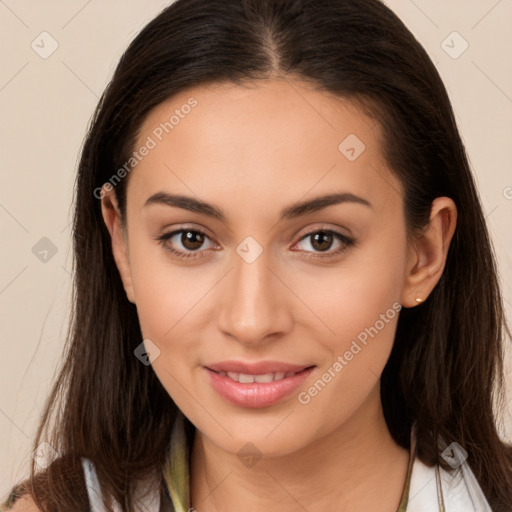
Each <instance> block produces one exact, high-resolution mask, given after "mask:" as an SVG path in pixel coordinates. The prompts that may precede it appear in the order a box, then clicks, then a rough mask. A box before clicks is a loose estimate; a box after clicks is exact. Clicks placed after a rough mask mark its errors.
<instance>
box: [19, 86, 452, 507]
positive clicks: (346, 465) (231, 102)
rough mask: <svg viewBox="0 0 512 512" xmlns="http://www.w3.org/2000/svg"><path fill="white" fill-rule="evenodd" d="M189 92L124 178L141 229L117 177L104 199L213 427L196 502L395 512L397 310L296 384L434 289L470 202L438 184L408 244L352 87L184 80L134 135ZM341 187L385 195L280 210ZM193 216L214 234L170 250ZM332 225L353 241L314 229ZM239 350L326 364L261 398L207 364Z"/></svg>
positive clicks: (172, 352) (175, 360) (127, 260)
mask: <svg viewBox="0 0 512 512" xmlns="http://www.w3.org/2000/svg"><path fill="white" fill-rule="evenodd" d="M191 97H194V98H195V99H196V100H197V102H198V104H197V106H196V107H195V108H194V109H193V110H192V111H191V112H190V113H189V114H187V115H186V116H184V117H183V118H181V119H180V122H179V124H176V125H175V126H174V128H173V129H172V131H170V132H169V134H165V136H164V137H163V138H162V140H161V141H157V142H158V143H157V144H156V147H154V148H153V149H151V150H150V151H149V153H148V154H147V155H146V156H145V157H144V158H143V159H142V160H141V161H140V162H139V163H138V164H137V165H136V166H135V167H134V168H133V169H132V171H131V172H130V174H129V176H128V177H127V178H125V179H128V180H129V181H128V184H127V231H126V232H123V230H122V228H121V224H120V217H119V209H118V205H117V201H116V197H115V188H113V187H111V186H110V187H109V186H105V187H104V190H103V194H102V199H101V206H102V212H103V217H104V221H105V224H106V226H107V228H108V230H109V232H110V235H111V237H112V250H113V254H114V257H115V260H116V264H117V266H118V269H119V272H120V275H121V278H122V280H123V284H124V288H125V290H126V294H127V297H128V299H129V300H130V301H132V302H133V303H134V304H136V306H137V312H138V316H139V320H140V325H141V330H142V333H143V337H144V339H150V340H151V341H152V342H153V343H154V344H155V345H156V346H157V347H158V348H159V350H160V355H159V356H158V357H157V358H156V359H155V360H154V361H153V363H152V366H153V369H154V371H155V373H156V375H157V376H158V378H159V379H160V381H161V382H162V384H163V386H164V387H165V389H166V390H167V391H168V392H169V394H170V396H171V397H172V399H173V400H174V401H175V402H176V404H177V405H178V406H179V408H180V409H181V410H182V411H183V413H184V414H185V415H186V416H187V417H188V418H189V419H190V420H191V421H192V422H193V423H194V424H195V425H196V427H197V432H196V437H195V440H194V444H193V447H192V458H191V468H190V478H191V505H192V506H193V507H194V508H195V509H197V510H198V511H199V512H212V511H218V512H220V511H222V512H235V511H239V510H241V509H243V510H245V511H247V512H256V511H261V510H267V511H270V512H272V511H283V510H284V511H289V512H295V511H297V512H299V511H301V512H302V511H304V510H308V512H320V511H321V512H330V511H332V512H334V511H336V512H340V511H344V510H346V511H349V510H350V511H351V512H363V511H365V512H366V511H368V510H383V511H390V512H394V511H395V510H396V508H397V507H398V504H399V501H400V497H401V495H402V491H403V486H404V481H405V477H406V470H407V464H408V457H409V454H408V452H407V450H405V449H403V448H401V447H400V446H398V445H397V444H396V443H395V442H394V441H393V439H392V437H391V435H390V433H389V430H388V428H387V425H386V422H385V419H384V416H383V412H382V404H381V401H380V394H379V393H380V375H381V373H382V370H383V368H384V366H385V364H386V361H387V359H388V357H389V354H390V351H391V348H392V345H393V340H394V335H395V330H396V324H397V320H398V315H396V316H395V317H394V318H393V319H391V320H389V321H388V322H386V323H385V325H384V327H383V328H382V329H380V330H379V332H378V334H377V335H374V337H373V338H369V339H368V343H367V345H366V346H364V348H363V349H362V350H361V351H360V352H359V353H358V354H357V355H356V356H354V357H353V359H351V360H350V361H349V363H348V364H347V365H346V366H345V367H344V368H343V370H342V371H341V372H339V373H338V374H337V375H336V377H334V378H332V380H331V381H330V382H329V383H328V384H327V385H326V386H325V388H323V389H322V391H321V392H319V393H318V394H317V395H316V396H314V397H313V398H312V399H311V401H310V402H309V403H308V404H306V405H304V404H301V403H300V402H299V400H298V393H299V392H301V391H307V390H308V389H309V388H310V387H311V386H312V385H313V384H314V383H315V382H316V381H317V380H318V379H319V378H321V376H322V375H323V374H324V373H325V372H326V371H327V369H328V368H329V367H332V365H333V363H334V362H335V361H336V359H337V357H338V356H339V355H343V354H344V353H345V352H346V351H347V350H348V349H349V348H350V346H351V343H352V342H353V340H355V339H357V336H358V335H359V334H360V333H361V332H363V331H365V329H366V328H369V327H371V326H374V325H375V324H376V321H377V320H378V319H379V318H381V317H380V315H381V314H384V313H386V311H388V310H389V309H390V308H392V306H393V304H395V305H396V304H397V303H398V304H401V305H402V306H403V307H415V306H417V304H418V302H417V301H416V298H421V299H423V300H428V295H429V294H430V292H431V291H432V289H433V288H434V287H435V286H436V284H437V283H438V281H439V279H440V277H441V275H442V272H443V269H444V266H445V262H446V256H447V252H448V248H449V244H450V241H451V239H452V236H453V233H454V230H455V225H456V218H457V212H456V207H455V204H454V202H453V201H452V200H451V199H449V198H447V197H441V198H437V199H436V200H435V201H434V202H433V204H432V209H431V217H430V224H429V226H428V227H427V229H426V230H425V231H424V233H423V234H422V236H418V237H416V238H415V239H414V240H412V241H408V239H407V237H406V225H405V218H404V201H403V191H402V186H401V184H400V182H399V181H398V180H397V179H396V178H395V176H394V175H393V174H392V173H391V172H390V170H389V169H388V168H387V166H386V163H385V162H384V159H383V152H382V147H381V144H380V139H381V134H380V127H379V125H378V124H376V122H375V121H374V120H373V119H371V118H369V117H368V116H367V115H365V114H364V113H363V112H362V111H361V110H360V109H359V108H358V107H357V105H356V104H354V103H353V102H351V101H350V100H347V99H343V98H340V97H335V96H333V95H330V94H328V93H326V92H325V91H319V90H315V89H314V88H313V87H311V86H310V85H306V84H305V83H302V82H300V81H298V80H292V79H291V78H287V79H281V78H272V79H269V80H265V81H258V82H253V83H251V84H247V85H246V86H241V85H233V84H213V85H212V84H211V85H208V86H201V87H196V88H193V89H189V90H187V91H185V92H183V93H180V94H179V95H177V96H175V97H173V98H172V99H171V100H169V101H167V102H165V103H163V104H161V105H159V106H158V107H156V108H155V109H154V110H153V111H152V112H150V114H149V116H148V117H147V118H146V120H145V122H144V123H143V126H142V127H141V130H140V132H139V135H138V141H137V143H136V147H135V148H134V150H136V149H137V148H139V147H140V146H142V145H143V144H144V143H145V141H147V137H148V136H150V137H153V138H155V136H154V134H153V133H154V130H155V128H157V127H158V126H159V125H160V123H162V122H164V121H166V120H168V119H169V117H170V116H171V115H172V114H173V112H174V110H175V109H179V108H180V107H181V106H182V105H183V104H185V103H186V102H187V100H189V98H191ZM350 134H355V135H356V136H357V137H358V139H359V140H360V141H362V142H363V143H364V145H365V149H364V151H363V152H362V153H361V154H360V155H359V156H358V157H357V158H356V159H355V160H353V161H350V160H349V159H348V158H347V157H346V156H345V154H343V153H342V152H340V150H339V149H338V146H339V145H340V143H341V142H342V141H343V140H344V139H345V138H346V137H347V136H349V135H350ZM155 140H156V139H155ZM157 192H167V193H172V194H181V195H186V196H189V197H191V198H194V199H199V200H201V201H203V202H207V203H210V204H212V205H215V207H216V208H217V209H219V210H221V211H222V212H223V213H224V215H225V218H224V219H223V220H220V219H218V218H214V217H210V216H207V215H205V214H204V213H198V212H192V211H188V210H186V209H183V208H178V207H176V206H169V205H165V204H151V205H149V206H145V202H146V200H147V199H148V198H149V197H150V196H151V195H153V194H155V193H157ZM333 192H347V193H351V194H353V195H355V196H358V197H360V198H363V199H364V200H366V201H368V202H369V203H370V206H367V205H365V204H361V203H358V202H343V203H339V204H334V205H330V206H327V207H325V208H322V209H319V210H317V211H314V212H311V211H310V212H306V213H304V212H303V214H302V215H300V216H298V217H294V218H290V219H282V220H280V213H281V211H282V210H283V209H285V208H288V207H290V206H292V205H295V204H296V203H298V202H303V201H306V200H310V199H313V198H315V197H318V196H323V195H326V194H332V193H333ZM179 229H183V230H185V233H184V234H186V233H187V230H193V231H194V230H199V231H202V232H204V233H205V237H203V238H200V237H199V238H195V239H194V238H193V240H194V242H193V243H190V242H189V241H187V239H186V238H185V237H184V236H182V233H181V232H180V233H179V234H177V235H174V236H173V237H172V238H170V239H168V240H167V241H166V242H165V243H166V244H167V248H166V247H165V246H164V245H162V243H160V242H159V241H158V240H156V238H158V237H160V236H162V235H164V234H166V233H171V232H173V231H176V230H179ZM322 230H323V231H324V232H325V231H326V230H327V231H329V230H332V231H335V232H337V233H339V234H340V235H343V236H344V237H348V238H349V239H351V240H353V241H354V244H347V243H345V242H344V240H345V239H344V238H337V237H336V236H333V237H331V238H329V237H328V236H327V238H325V239H324V241H322V238H320V239H319V241H317V242H315V237H314V236H313V235H314V234H315V233H317V232H318V231H322ZM308 235H310V236H308ZM196 236H198V235H197V234H196ZM246 237H252V238H253V239H254V240H255V241H256V242H257V244H259V246H260V247H261V248H262V249H263V252H262V253H261V255H259V257H257V258H256V259H255V261H253V262H252V263H247V262H246V261H245V260H244V259H243V258H242V257H241V256H240V255H239V254H238V253H237V251H236V249H237V247H238V246H239V245H240V243H241V242H242V241H244V240H245V239H246ZM201 241H202V242H203V243H202V244H201ZM169 247H171V248H173V249H175V250H177V251H181V252H184V253H186V254H192V255H195V256H196V257H195V258H189V259H184V258H180V257H179V256H177V255H176V254H173V253H172V252H170V251H169V249H168V248H169ZM340 249H342V250H340ZM228 359H237V360H244V361H259V360H278V361H285V362H289V363H294V364H304V365H315V366H316V368H315V369H314V371H313V373H312V374H311V375H310V376H309V377H308V379H307V381H306V382H305V383H304V385H302V386H301V388H300V389H298V390H297V392H294V393H292V394H291V396H289V397H287V398H285V399H283V400H281V401H280V402H279V403H277V404H274V405H272V406H268V407H263V408H257V409H252V408H245V407H240V406H235V405H233V404H231V403H229V402H227V401H226V400H225V399H224V398H223V397H221V396H220V395H218V394H217V393H216V391H215V390H214V389H213V388H212V387H211V385H210V383H209V379H208V375H207V373H206V370H205V369H204V366H205V365H208V364H212V363H215V362H218V361H223V360H228ZM246 443H252V444H253V445H254V446H256V448H257V450H258V451H259V452H260V453H261V456H262V458H261V459H260V460H259V461H258V462H257V463H256V464H255V465H253V466H251V467H248V466H247V465H246V464H244V462H243V461H242V460H241V459H240V458H239V457H238V456H237V453H238V451H239V450H240V449H241V448H242V447H244V446H245V445H246ZM15 510H24V509H21V508H18V509H17V508H16V507H15ZM27 510H31V509H27Z"/></svg>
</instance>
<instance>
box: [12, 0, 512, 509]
mask: <svg viewBox="0 0 512 512" xmlns="http://www.w3.org/2000/svg"><path fill="white" fill-rule="evenodd" d="M275 74H279V75H282V76H284V77H286V76H295V77H298V78H299V79H302V80H304V81H307V82H310V83H313V84H315V85H316V86H317V87H319V88H321V89H322V90H325V91H326V92H329V93H334V94H337V95H339V96H342V97H345V98H349V99H352V100H354V101H356V102H358V104H359V105H361V106H363V107H364V108H365V109H366V111H367V112H368V113H369V114H370V115H372V116H373V117H375V119H377V120H378V121H379V122H380V125H381V126H382V128H383V133H384V141H383V145H384V152H385V158H386V160H387V162H388V164H389V166H390V167H391V169H392V170H393V172H394V173H395V174H396V176H397V177H398V178H399V179H400V180H401V182H402V183H403V186H404V190H405V194H404V203H405V212H406V222H407V230H408V233H409V234H410V235H411V236H413V235H414V234H416V233H418V232H419V231H420V230H421V229H422V228H423V227H424V226H425V225H426V223H427V222H428V220H429V214H430V207H431V203H432V201H433V200H434V199H435V198H436V197H439V196H448V197H451V198H452V199H453V200H454V201H455V203H456V206H457V209H458V224H457V227H456V231H455V234H454V238H453V240H452V243H451V246H450V249H449V252H448V256H447V262H446V266H445V269H444V272H443V275H442V277H441V279H440V281H439V283H438V284H437V286H436V287H435V289H434V290H433V292H432V293H431V295H430V296H429V298H428V300H427V301H425V303H423V304H421V305H420V306H418V307H415V308H411V309H405V308H404V309H402V311H401V313H400V318H399V321H398V326H397V332H396V338H395V343H394V347H393V350H392V353H391V356H390V358H389V361H388V363H387V365H386V367H385V368H384V372H383V374H382V387H381V389H382V392H381V396H382V403H383V408H384V413H385V417H386V421H387V423H388V427H389V430H390V432H391V434H392V436H393V438H394V439H395V440H396V442H397V443H399V444H400V445H401V446H403V447H405V448H409V432H410V429H411V425H412V422H413V421H414V420H416V421H417V426H418V429H417V447H418V457H419V458H420V459H421V460H422V461H423V462H424V463H426V464H428V465H433V464H435V463H437V464H440V465H441V466H443V467H445V468H446V469H450V468H449V466H448V465H447V463H446V462H445V461H444V460H443V458H442V457H441V456H440V450H439V447H438V445H437V442H436V440H437V439H438V436H442V438H443V439H444V440H445V442H446V443H447V444H450V443H451V442H453V441H454V442H457V443H458V444H459V445H461V446H462V447H463V448H465V450H466V451H467V452H468V463H469V464H470V466H471V468H472V469H473V471H474V473H475V475H476V477H477V479H478V481H479V483H480V485H481V487H482V489H483V491H484V493H485V495H486V496H487V499H488V500H489V503H490V504H491V506H492V507H493V510H496V511H504V510H511V509H512V447H511V446H508V445H506V444H504V443H503V442H502V440H500V438H499V435H498V432H497V427H496V425H497V419H496V417H495V413H496V411H498V410H500V409H501V408H502V407H503V404H504V401H503V357H504V353H503V340H504V336H505V333H509V334H510V330H509V328H508V326H507V324H506V320H505V316H504V310H503V304H502V298H501V294H500V288H499V283H498V279H497V267H496V261H495V256H494V253H493V248H492V245H491V241H490V239H489V234H488V231H487V227H486V224H485V220H484V216H483V213H482V207H481V204H480V200H479V197H478V194H477V191H476V187H475V182H474V179H473V176H472V173H471V170H470V167H469V163H468V159H467V156H466V153H465V149H464V145H463V143H462V140H461V137H460V136H459V133H458V129H457V126H456V122H455V118H454V114H453V111H452V107H451V104H450V101H449V98H448V95H447V92H446V90H445V87H444V86H443V83H442V81H441V79H440V77H439V74H438V73H437V70H436V68H435V66H434V65H433V64H432V62H431V60H430V59H429V57H428V56H427V54H426V52H425V51H424V49H423V48H422V46H421V45H420V44H419V43H418V42H417V41H416V39H415V38H414V36H413V35H412V34H411V33H410V32H409V30H408V29H407V28H406V27H405V26H404V24H403V23H402V22H401V21H400V20H399V19H398V17H397V16H396V15H395V14H394V13H393V12H392V11H391V10H389V9H388V8H387V7H386V6H385V5H384V4H383V3H381V2H380V1H378V0H338V1H336V0H178V1H176V2H175V3H173V4H171V5H170V6H169V7H168V8H166V9H165V10H163V11H162V12H161V14H159V15H158V16H157V17H156V18H155V19H154V20H152V21H151V22H150V23H149V24H148V25H147V26H146V27H145V28H144V29H143V30H142V31H141V32H140V34H139V35H138V36H137V37H136V38H135V39H134V41H133V42H132V43H131V45H130V46H129V48H128V49H127V50H126V52H125V53H124V55H123V56H122V58H121V60H120V62H119V64H118V66H117V69H116V71H115V74H114V76H113V78H112V80H111V82H110V83H109V85H108V87H107V88H106V90H105V92H104V94H103V95H102V97H101V99H100V101H99V104H98V106H97V109H96V111H95V114H94V117H93V119H92V122H91V125H90V128H89V132H88V134H87V137H86V140H85V143H84V146H83V150H82V154H81V160H80V163H79V167H78V173H77V181H76V205H75V210H74V224H73V242H74V262H73V272H74V283H75V287H74V290H73V297H72V299H73V310H72V322H70V330H69V333H68V345H67V348H66V360H65V364H64V366H63V367H62V370H61V372H60V375H59V377H58V379H57V381H56V383H55V385H54V387H53V390H52V392H51V394H50V396H49V398H48V401H47V403H46V407H45V410H44V414H43V415H42V418H41V423H40V426H39V429H38V433H37V436H36V439H35V442H34V448H35V447H36V446H38V445H39V443H41V442H42V441H47V442H48V443H49V444H51V445H52V446H53V447H54V448H55V449H56V450H57V451H58V452H59V454H61V456H62V457H61V458H60V459H58V460H57V461H56V462H54V463H53V464H52V465H51V466H50V467H49V468H48V469H47V470H46V471H45V472H37V471H36V467H35V463H33V464H32V467H31V476H30V479H28V480H27V481H26V482H24V484H23V485H22V486H21V487H19V488H18V489H17V491H19V493H18V494H21V493H22V492H30V493H32V494H33V495H34V497H35V499H36V502H37V504H38V505H39V506H40V507H41V508H42V509H43V510H51V511H66V512H67V511H69V510H81V509H84V507H85V506H86V503H87V501H86V496H85V495H84V494H79V493H77V488H76V486H77V483H76V482H78V481H81V483H82V484H83V478H82V480H80V478H81V477H80V467H79V465H78V461H79V460H80V457H87V458H89V459H90V460H92V461H93V462H94V464H95V466H96V468H97V471H98V475H99V479H100V482H101V486H102V489H103V491H104V494H105V495H110V496H113V497H114V498H115V499H116V500H117V501H118V502H119V503H121V504H122V506H123V509H124V510H127V511H132V510H134V508H133V507H134V503H133V496H132V494H131V487H130V486H131V485H132V484H133V482H135V481H136V480H138V479H140V478H143V477H145V476H147V474H148V473H149V472H151V471H155V470H156V471H157V472H158V473H159V474H162V473H163V468H164V463H165V457H166V454H167V448H168V442H169V435H170V431H171V427H172V425H173V422H174V419H175V417H176V414H177V406H176V405H175V404H174V402H173V400H172V399H171V398H170V396H169V395H168V393H167V392H166V391H165V389H164V388H163V387H162V385H161V383H160V382H159V380H158V379H157V377H156V375H155V373H154V372H153V370H152V368H151V366H144V365H142V364H140V362H139V361H138V359H137V358H136V357H134V353H133V352H134V349H135V347H137V346H138V345H139V344H140V343H141V339H142V338H141V331H140V326H139V322H138V317H137V311H136V308H135V306H134V305H133V304H132V303H130V302H129V301H128V300H127V298H126V294H125V292H124V289H123V286H122V283H121V279H120V276H119V273H118V270H117V267H116V265H115V262H114V259H113V255H112V250H111V239H110V235H109V232H108V230H107V229H106V226H105V224H104V222H103V219H102V215H101V208H100V201H99V200H98V199H97V197H96V196H95V193H94V191H95V190H97V189H98V188H99V187H101V186H102V184H103V183H105V182H107V181H108V180H109V179H110V178H111V176H112V175H113V174H114V173H115V172H116V170H117V169H119V168H120V167H121V166H122V165H123V164H124V162H126V161H128V159H129V156H130V154H131V152H132V151H133V150H134V147H133V146H134V141H135V137H136V135H137V130H138V129H139V128H140V126H141V124H142V122H143V121H144V119H145V118H146V116H147V115H148V113H149V112H150V111H151V110H152V109H153V108H154V107H156V106H157V105H159V104H160V103H161V102H163V101H164V100H167V99H169V98H170V97H172V96H173V95H175V94H177V93H179V92H181V91H183V90H186V89H187V88H189V87H192V86H196V85H200V84H207V83H214V82H221V81H228V82H231V83H242V82H244V81H252V80H257V79H261V78H266V77H268V76H270V75H275ZM126 181H127V180H126V179H124V180H121V181H120V182H119V183H118V184H116V186H115V191H116V196H117V199H118V202H119V205H120V208H121V212H122V214H123V216H125V213H126V194H125V192H126ZM73 468H75V469H73ZM73 475H74V478H71V477H72V476H73ZM82 487H83V485H82ZM15 491H16V490H15Z"/></svg>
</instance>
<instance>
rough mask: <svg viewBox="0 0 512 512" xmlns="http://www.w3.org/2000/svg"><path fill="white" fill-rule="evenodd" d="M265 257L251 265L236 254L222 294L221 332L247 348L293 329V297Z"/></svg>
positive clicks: (281, 277) (219, 319)
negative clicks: (291, 301) (291, 302)
mask: <svg viewBox="0 0 512 512" xmlns="http://www.w3.org/2000/svg"><path fill="white" fill-rule="evenodd" d="M266 255H267V253H266V252H265V251H264V252H263V253H262V254H261V255H260V256H259V257H258V258H257V259H256V260H255V261H253V262H252V263H248V262H247V261H245V260H244V259H243V258H241V257H239V256H238V254H236V253H235V255H234V258H233V260H234V268H233V270H232V271H231V272H230V274H229V276H228V279H226V280H225V282H224V284H223V286H224V288H223V290H222V293H221V294H220V304H219V309H218V327H219V329H220V330H221V331H222V332H223V333H224V335H226V336H229V337H233V338H236V339H237V340H238V341H239V342H240V343H243V344H246V345H259V344H262V343H266V342H268V341H271V340H275V339H276V338H278V337H282V336H283V335H285V334H286V333H287V332H289V331H290V330H291V328H292V323H293V321H292V318H293V315H292V311H291V307H292V305H291V304H290V302H289V301H290V300H291V298H290V296H291V295H292V294H291V292H290V291H289V290H288V289H287V288H286V285H285V284H283V281H285V279H283V276H279V275H278V274H279V272H278V271H276V269H273V268H271V266H269V263H270V262H269V261H268V258H267V256H266Z"/></svg>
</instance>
